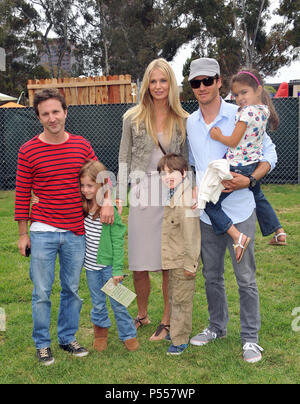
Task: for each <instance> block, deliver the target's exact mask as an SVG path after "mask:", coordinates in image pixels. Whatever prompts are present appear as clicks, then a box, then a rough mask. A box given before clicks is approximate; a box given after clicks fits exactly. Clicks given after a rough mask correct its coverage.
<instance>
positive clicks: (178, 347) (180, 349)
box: [167, 344, 189, 355]
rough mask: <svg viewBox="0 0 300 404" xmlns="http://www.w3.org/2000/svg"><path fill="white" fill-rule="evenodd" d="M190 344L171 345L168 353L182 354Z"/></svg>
mask: <svg viewBox="0 0 300 404" xmlns="http://www.w3.org/2000/svg"><path fill="white" fill-rule="evenodd" d="M188 346H189V345H188V344H181V345H173V344H172V345H170V348H169V349H168V352H167V355H181V354H182V353H183V352H184V351H185V350H186V349H187V347H188Z"/></svg>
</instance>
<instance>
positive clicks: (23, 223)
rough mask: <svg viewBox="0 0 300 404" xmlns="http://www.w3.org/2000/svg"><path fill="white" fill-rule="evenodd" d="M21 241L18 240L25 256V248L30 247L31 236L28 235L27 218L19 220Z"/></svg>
mask: <svg viewBox="0 0 300 404" xmlns="http://www.w3.org/2000/svg"><path fill="white" fill-rule="evenodd" d="M18 226H19V241H18V248H19V251H20V253H21V255H23V256H24V257H25V256H26V253H25V249H26V247H30V238H29V235H28V222H27V220H19V221H18Z"/></svg>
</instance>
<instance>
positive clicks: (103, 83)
mask: <svg viewBox="0 0 300 404" xmlns="http://www.w3.org/2000/svg"><path fill="white" fill-rule="evenodd" d="M27 88H28V94H29V104H30V106H33V99H34V94H35V92H36V91H38V90H42V89H43V88H57V89H58V90H59V91H60V93H61V94H63V95H64V97H65V100H66V103H67V105H89V104H91V105H97V104H123V103H124V104H125V103H126V104H131V103H136V102H137V86H136V84H135V83H132V82H131V76H130V75H129V74H126V75H120V76H117V75H114V76H107V77H105V76H100V77H83V78H80V77H78V78H76V77H65V78H59V79H40V80H28V83H27Z"/></svg>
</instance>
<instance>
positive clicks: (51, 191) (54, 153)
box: [15, 133, 97, 235]
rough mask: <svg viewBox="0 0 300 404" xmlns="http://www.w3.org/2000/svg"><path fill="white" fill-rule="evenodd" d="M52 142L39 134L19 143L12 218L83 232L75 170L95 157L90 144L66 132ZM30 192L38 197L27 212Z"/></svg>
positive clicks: (76, 172) (82, 218)
mask: <svg viewBox="0 0 300 404" xmlns="http://www.w3.org/2000/svg"><path fill="white" fill-rule="evenodd" d="M68 135H69V138H68V140H67V141H66V142H64V143H61V144H58V145H53V144H48V143H45V142H43V141H41V140H40V139H39V135H37V136H35V137H34V138H33V139H31V140H29V141H28V142H27V143H25V144H24V145H23V146H21V148H20V151H19V158H18V168H17V177H16V204H15V220H16V221H18V220H26V221H28V220H31V222H41V223H46V224H48V225H51V226H54V227H57V228H60V229H64V230H70V231H72V232H74V233H75V234H78V235H82V234H84V217H83V211H82V202H81V196H80V189H79V180H78V173H79V170H80V168H81V167H82V165H83V164H84V163H85V161H86V160H90V159H92V160H97V157H96V156H95V153H94V150H93V149H92V147H91V145H90V143H89V142H88V141H87V140H86V139H84V138H83V137H82V136H77V135H72V134H70V133H68ZM31 191H33V192H34V194H35V195H36V196H38V197H39V203H38V204H34V205H33V206H32V209H31V213H29V211H30V199H31Z"/></svg>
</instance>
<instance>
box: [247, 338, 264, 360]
mask: <svg viewBox="0 0 300 404" xmlns="http://www.w3.org/2000/svg"><path fill="white" fill-rule="evenodd" d="M243 350H244V353H243V357H244V360H245V361H246V362H248V363H255V362H259V361H260V360H261V359H262V355H261V352H262V351H263V348H262V347H261V346H259V345H257V344H256V343H255V342H246V343H245V345H244V346H243Z"/></svg>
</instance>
